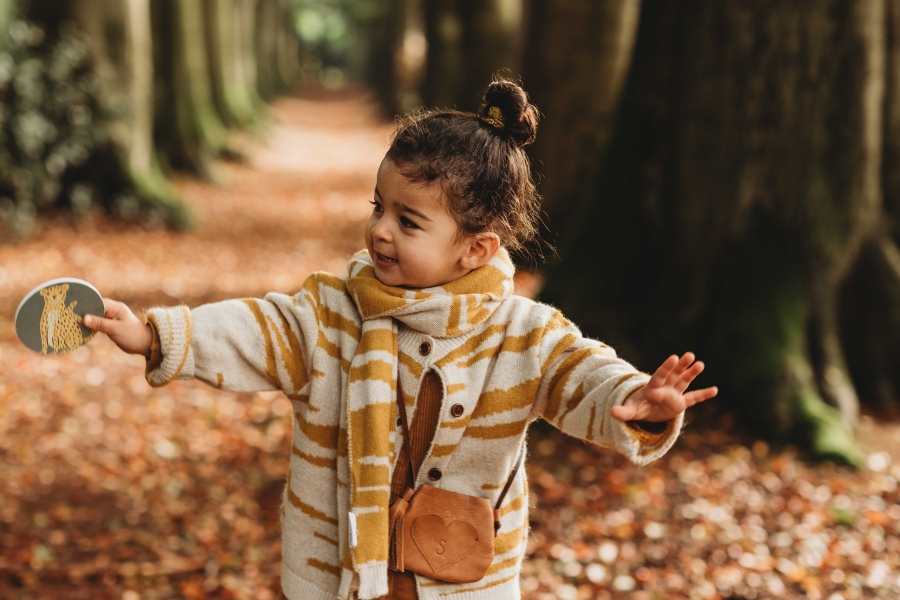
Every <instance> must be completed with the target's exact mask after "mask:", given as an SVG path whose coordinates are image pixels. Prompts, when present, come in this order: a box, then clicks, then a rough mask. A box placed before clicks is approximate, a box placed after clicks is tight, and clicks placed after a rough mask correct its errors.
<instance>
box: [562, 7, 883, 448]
mask: <svg viewBox="0 0 900 600" xmlns="http://www.w3.org/2000/svg"><path fill="white" fill-rule="evenodd" d="M883 30H884V4H883V3H882V2H879V1H873V2H861V3H855V4H848V3H844V2H839V1H837V0H833V1H829V2H824V1H823V2H815V3H804V4H802V5H795V4H786V3H781V2H776V1H770V2H758V3H753V4H752V5H748V4H743V3H742V4H739V3H730V2H715V1H712V0H708V1H706V2H691V3H688V2H684V1H683V0H668V1H666V2H656V3H645V4H644V5H643V7H642V15H641V21H640V25H639V31H638V36H637V42H636V46H635V54H634V59H633V67H632V71H631V73H630V75H629V78H628V83H627V85H626V89H625V92H624V94H623V100H622V110H621V113H620V119H619V122H618V123H617V127H616V129H615V133H614V134H613V137H612V138H611V142H610V147H609V148H608V149H607V152H606V160H604V161H603V163H602V166H601V169H600V172H599V175H598V177H597V181H596V183H595V184H594V185H593V186H592V190H591V191H592V194H593V202H592V204H591V206H590V208H589V210H588V217H587V218H585V219H583V220H582V221H581V223H580V224H579V229H578V230H577V231H576V232H575V233H574V234H573V239H572V242H571V245H566V246H565V247H566V248H567V251H566V253H565V255H564V256H563V259H564V262H563V263H562V265H560V266H559V267H558V268H557V269H555V270H554V271H553V272H552V273H551V275H550V278H549V281H548V286H547V292H546V294H545V297H546V299H547V300H549V301H551V302H553V303H556V304H558V305H559V306H560V307H561V308H563V310H564V312H566V314H568V315H569V316H571V317H574V318H575V320H576V321H577V322H579V323H581V324H583V326H584V327H585V329H586V330H588V332H590V333H594V334H596V335H602V336H603V337H604V338H606V339H609V340H610V341H612V342H613V343H618V344H619V345H620V349H624V350H625V354H626V356H629V354H630V353H631V352H633V353H634V354H633V355H632V356H631V357H632V358H635V359H636V360H637V362H638V363H639V364H640V365H641V366H643V367H644V368H647V369H650V368H655V365H656V363H658V362H660V361H661V359H663V358H664V357H665V356H666V355H668V354H670V353H672V352H678V351H683V349H684V348H687V347H690V348H695V349H696V350H697V352H698V355H699V356H700V357H701V358H703V359H704V361H706V362H707V365H708V375H705V376H704V380H705V381H706V382H707V383H715V384H717V385H719V387H720V389H721V399H720V400H718V403H719V404H724V403H726V402H727V403H728V406H729V407H733V408H734V409H735V410H736V411H737V412H738V413H739V415H740V416H741V418H742V421H743V422H744V423H746V424H747V425H748V426H750V427H752V428H754V429H756V430H757V431H758V432H761V433H763V434H767V435H770V436H772V437H776V438H782V439H787V438H789V437H796V436H802V438H803V439H804V441H805V442H806V443H807V444H808V446H809V448H810V449H811V450H812V452H813V453H814V454H815V455H817V456H823V457H830V458H833V459H836V460H840V461H845V462H852V463H858V462H859V460H860V456H859V453H858V451H857V450H856V448H855V445H854V444H853V441H852V425H853V422H854V419H855V415H856V412H857V398H856V394H855V392H854V390H853V387H852V385H851V384H850V379H849V376H848V375H847V373H846V369H845V366H844V365H845V363H846V357H845V355H844V348H843V345H842V344H841V343H840V341H839V340H840V338H839V336H838V327H837V323H838V315H837V310H838V301H837V298H838V297H839V296H838V292H839V289H840V287H841V285H842V283H843V282H844V280H845V279H846V278H847V273H848V272H850V270H851V267H852V266H853V264H854V261H855V260H856V257H857V256H859V255H860V253H859V249H860V247H861V246H862V245H863V243H864V241H865V240H866V239H867V238H869V237H871V235H872V232H873V228H874V225H875V223H876V222H877V219H878V215H879V214H880V210H881V183H880V182H881V174H880V172H879V166H880V164H881V149H882V106H881V102H882V98H883V89H884V77H885V72H884V63H885V39H884V33H883ZM583 76H585V77H588V76H591V74H590V73H585V74H584V75H583ZM546 151H547V152H553V149H552V148H550V149H546ZM594 159H596V156H593V157H587V158H586V159H585V160H588V161H591V160H594ZM588 274H591V275H593V276H592V277H590V279H589V280H587V281H586V275H588Z"/></svg>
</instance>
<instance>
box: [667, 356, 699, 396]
mask: <svg viewBox="0 0 900 600" xmlns="http://www.w3.org/2000/svg"><path fill="white" fill-rule="evenodd" d="M705 367H706V365H704V364H703V362H702V361H699V360H698V361H697V362H695V363H694V364H693V365H691V368H690V369H688V370H687V371H685V372H684V373H682V374H681V377H679V378H678V380H677V381H676V382H675V383H674V384H673V385H674V387H675V389H676V390H678V393H679V394H682V393H684V390H686V389H688V386H689V385H691V382H692V381H694V379H696V378H697V375H699V374H700V373H702V372H703V369H704V368H705Z"/></svg>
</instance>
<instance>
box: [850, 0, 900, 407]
mask: <svg viewBox="0 0 900 600" xmlns="http://www.w3.org/2000/svg"><path fill="white" fill-rule="evenodd" d="M886 6H887V10H886V23H887V40H886V45H887V52H886V61H887V62H886V69H885V71H886V77H885V101H884V135H883V139H884V158H883V161H882V168H881V177H882V180H881V183H882V190H883V196H884V207H883V213H882V214H881V215H880V217H879V218H878V224H877V225H876V227H875V228H874V235H873V237H872V238H871V239H869V240H868V241H867V243H866V245H865V247H864V249H863V251H862V252H861V254H860V257H859V260H858V261H857V263H856V264H855V265H854V268H853V272H852V274H851V276H850V277H849V278H848V280H847V282H846V284H845V285H844V286H843V289H842V290H841V292H842V293H841V321H842V328H841V341H842V343H843V346H844V347H845V348H846V349H847V362H848V363H849V367H850V372H851V373H852V375H853V380H854V381H855V382H856V383H857V387H858V389H859V393H860V396H861V397H863V398H868V399H870V400H871V401H872V404H874V405H875V406H876V407H877V408H878V409H879V410H880V411H881V412H882V413H883V414H887V415H890V416H892V417H895V418H896V417H897V416H900V250H898V242H900V0H887V2H886Z"/></svg>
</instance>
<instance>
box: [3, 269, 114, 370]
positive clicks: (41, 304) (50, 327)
mask: <svg viewBox="0 0 900 600" xmlns="http://www.w3.org/2000/svg"><path fill="white" fill-rule="evenodd" d="M103 313H104V311H103V298H101V297H100V292H98V291H97V288H95V287H94V286H92V285H91V284H90V283H88V282H87V281H83V280H81V279H73V278H71V277H65V278H62V279H53V280H50V281H45V282H44V283H42V284H41V285H39V286H37V287H36V288H34V289H33V290H31V291H30V292H29V293H28V295H26V296H25V298H24V299H23V300H22V302H20V303H19V308H18V309H17V310H16V334H18V336H19V339H20V340H22V343H23V344H25V345H26V346H27V347H29V348H31V349H32V350H34V351H35V352H40V353H41V354H65V353H66V352H71V351H72V350H75V349H76V348H80V347H81V346H83V345H84V344H85V343H87V342H88V340H90V339H91V338H92V337H93V336H94V332H93V331H91V330H90V329H88V328H87V327H85V326H84V324H83V323H82V322H81V318H82V317H83V316H84V315H86V314H92V315H97V316H99V317H102V316H103Z"/></svg>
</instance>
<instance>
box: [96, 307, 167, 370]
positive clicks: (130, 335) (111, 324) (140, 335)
mask: <svg viewBox="0 0 900 600" xmlns="http://www.w3.org/2000/svg"><path fill="white" fill-rule="evenodd" d="M103 312H104V316H105V317H106V318H105V319H101V318H100V317H97V316H94V315H85V317H84V325H85V327H87V328H89V329H93V330H94V331H100V332H103V333H105V334H106V335H108V336H109V339H111V340H112V341H113V342H114V343H115V344H116V346H118V347H119V348H121V349H122V350H124V351H125V352H127V353H129V354H140V355H141V356H145V357H146V356H150V344H151V343H152V342H153V334H152V333H150V326H149V325H146V324H144V323H143V322H142V321H141V320H140V319H138V318H137V317H136V316H134V313H133V312H131V309H130V308H128V306H126V305H125V304H122V303H121V302H116V301H115V300H110V299H109V298H104V299H103Z"/></svg>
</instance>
